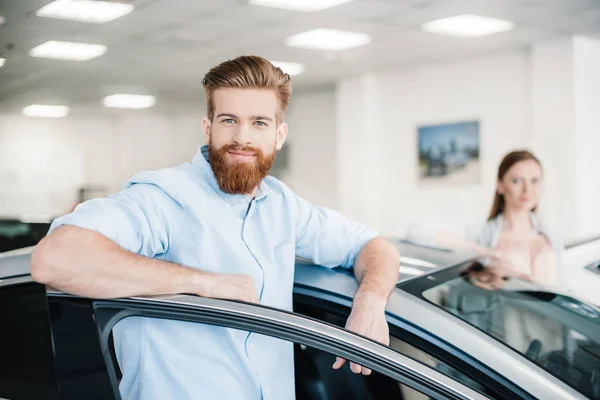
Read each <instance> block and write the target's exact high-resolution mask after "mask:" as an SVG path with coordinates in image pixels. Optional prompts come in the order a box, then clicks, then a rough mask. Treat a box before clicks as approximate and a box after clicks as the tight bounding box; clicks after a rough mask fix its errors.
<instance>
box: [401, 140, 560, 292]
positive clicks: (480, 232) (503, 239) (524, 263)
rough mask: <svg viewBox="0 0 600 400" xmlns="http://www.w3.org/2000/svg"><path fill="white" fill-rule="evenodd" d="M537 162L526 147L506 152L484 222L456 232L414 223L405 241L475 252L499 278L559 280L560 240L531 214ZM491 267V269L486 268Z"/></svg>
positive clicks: (534, 204) (537, 188) (538, 188)
mask: <svg viewBox="0 0 600 400" xmlns="http://www.w3.org/2000/svg"><path fill="white" fill-rule="evenodd" d="M542 175H543V174H542V165H541V163H540V162H539V160H538V159H537V158H536V157H535V156H534V155H533V154H532V153H530V152H528V151H514V152H511V153H509V154H507V155H506V156H505V157H504V159H503V160H502V162H501V163H500V167H499V168H498V176H497V178H498V180H497V184H496V194H495V198H494V203H493V205H492V209H491V212H490V215H489V218H488V221H487V223H486V224H485V225H483V226H481V227H478V228H475V229H467V230H465V231H464V232H457V231H454V230H451V229H444V228H436V227H433V226H431V225H429V224H416V225H413V226H412V227H411V228H409V231H408V233H407V238H408V240H411V241H413V242H417V243H422V244H426V245H433V246H437V247H445V248H450V249H454V250H465V251H471V252H475V253H476V254H477V255H478V256H480V257H481V258H483V259H484V261H482V263H483V264H484V265H485V266H486V268H493V269H494V273H496V274H498V275H500V276H503V277H517V278H520V279H524V280H529V281H532V282H535V283H538V284H541V285H548V286H556V285H558V284H559V270H558V269H559V265H560V260H561V256H562V252H563V245H562V243H561V242H560V241H558V240H557V239H556V238H555V237H554V236H553V235H551V234H550V233H549V231H548V230H547V229H546V227H545V226H544V225H543V224H542V223H541V222H540V220H539V219H538V216H537V214H536V209H537V207H538V204H539V200H540V194H541V187H542ZM490 272H491V271H490Z"/></svg>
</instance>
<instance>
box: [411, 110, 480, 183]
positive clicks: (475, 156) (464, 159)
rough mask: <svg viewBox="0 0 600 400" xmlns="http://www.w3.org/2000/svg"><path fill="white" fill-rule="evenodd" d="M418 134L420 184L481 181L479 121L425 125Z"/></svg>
mask: <svg viewBox="0 0 600 400" xmlns="http://www.w3.org/2000/svg"><path fill="white" fill-rule="evenodd" d="M417 133H418V147H419V149H418V150H419V165H418V170H419V182H420V183H434V184H444V185H464V184H476V183H479V182H480V180H481V170H480V164H479V121H476V120H473V121H463V122H453V123H445V124H436V125H423V126H419V127H418V129H417Z"/></svg>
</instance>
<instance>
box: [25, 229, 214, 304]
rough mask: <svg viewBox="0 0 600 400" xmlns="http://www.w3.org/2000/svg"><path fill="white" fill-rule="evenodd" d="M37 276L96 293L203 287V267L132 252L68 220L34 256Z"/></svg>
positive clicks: (67, 288) (98, 295)
mask: <svg viewBox="0 0 600 400" xmlns="http://www.w3.org/2000/svg"><path fill="white" fill-rule="evenodd" d="M31 274H32V276H33V278H34V279H35V280H36V281H38V282H40V283H44V284H46V285H48V286H51V287H53V288H56V289H59V290H62V291H65V292H68V293H72V294H76V295H80V296H85V297H91V298H114V297H129V296H139V295H158V294H172V293H198V292H200V290H199V288H198V287H197V286H198V281H201V279H202V277H201V275H202V274H203V272H201V271H198V270H195V269H191V268H186V267H183V266H180V265H176V264H171V263H168V262H164V261H159V260H155V259H151V258H147V257H142V256H139V255H137V254H134V253H131V252H129V251H127V250H125V249H123V248H121V247H120V246H118V245H117V244H116V243H114V242H112V241H111V240H109V239H107V238H105V237H104V236H102V235H100V234H98V233H96V232H92V231H87V230H84V229H80V228H76V227H72V226H64V227H60V228H58V229H57V230H56V231H54V232H52V233H51V234H50V235H48V236H47V237H46V238H44V240H42V241H41V242H40V244H39V245H38V246H37V247H36V249H35V250H34V253H33V254H32V257H31Z"/></svg>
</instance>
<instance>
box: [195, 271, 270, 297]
mask: <svg viewBox="0 0 600 400" xmlns="http://www.w3.org/2000/svg"><path fill="white" fill-rule="evenodd" d="M198 287H199V289H200V290H198V291H197V292H196V294H197V295H198V296H202V297H211V298H214V299H225V300H241V301H245V302H248V303H256V304H258V303H260V300H259V298H258V294H257V293H256V288H255V286H254V280H253V279H252V278H251V277H250V276H248V275H243V274H215V273H205V274H203V276H201V277H200V279H199V286H198Z"/></svg>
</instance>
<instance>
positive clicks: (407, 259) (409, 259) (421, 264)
mask: <svg viewBox="0 0 600 400" xmlns="http://www.w3.org/2000/svg"><path fill="white" fill-rule="evenodd" d="M400 262H401V263H404V262H405V263H408V264H412V265H416V266H418V267H425V268H435V267H437V265H435V264H433V263H430V262H428V261H423V260H419V259H418V258H412V257H405V256H401V257H400Z"/></svg>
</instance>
